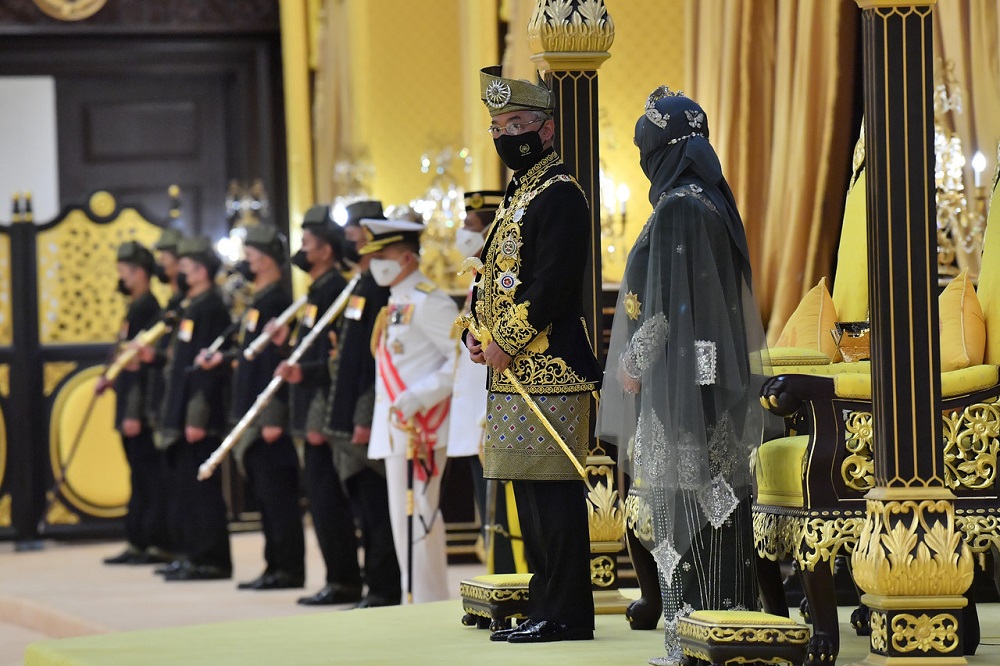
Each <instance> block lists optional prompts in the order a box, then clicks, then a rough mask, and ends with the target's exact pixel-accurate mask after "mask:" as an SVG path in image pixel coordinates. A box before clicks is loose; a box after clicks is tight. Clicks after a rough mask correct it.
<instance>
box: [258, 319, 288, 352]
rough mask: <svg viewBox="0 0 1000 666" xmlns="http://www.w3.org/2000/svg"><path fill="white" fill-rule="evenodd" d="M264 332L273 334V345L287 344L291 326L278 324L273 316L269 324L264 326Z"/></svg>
mask: <svg viewBox="0 0 1000 666" xmlns="http://www.w3.org/2000/svg"><path fill="white" fill-rule="evenodd" d="M264 333H266V334H268V335H270V336H271V344H272V345H274V346H276V347H280V346H282V345H283V344H285V341H287V340H288V333H289V328H288V326H287V325H285V326H276V325H275V322H274V318H273V317H272V318H271V320H270V321H269V322H267V325H265V326H264Z"/></svg>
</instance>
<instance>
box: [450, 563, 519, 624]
mask: <svg viewBox="0 0 1000 666" xmlns="http://www.w3.org/2000/svg"><path fill="white" fill-rule="evenodd" d="M530 580H531V574H490V575H487V576H476V577H475V578H473V579H471V580H463V581H462V584H461V595H462V609H463V610H464V611H465V616H464V617H463V618H462V624H464V625H465V626H467V627H471V626H472V625H476V626H478V627H479V628H480V629H486V628H487V627H489V630H490V631H498V630H500V629H507V628H509V627H510V621H511V620H512V619H515V618H519V619H524V618H526V617H528V582H529V581H530Z"/></svg>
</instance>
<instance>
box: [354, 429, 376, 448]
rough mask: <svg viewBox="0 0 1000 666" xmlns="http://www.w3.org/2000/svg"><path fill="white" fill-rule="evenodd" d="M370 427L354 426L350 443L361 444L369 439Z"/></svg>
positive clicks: (370, 436) (370, 434) (370, 435)
mask: <svg viewBox="0 0 1000 666" xmlns="http://www.w3.org/2000/svg"><path fill="white" fill-rule="evenodd" d="M371 438H372V429H371V428H370V427H368V426H362V425H356V426H354V434H353V435H352V436H351V444H355V445H357V446H363V445H365V444H367V443H368V442H370V441H371Z"/></svg>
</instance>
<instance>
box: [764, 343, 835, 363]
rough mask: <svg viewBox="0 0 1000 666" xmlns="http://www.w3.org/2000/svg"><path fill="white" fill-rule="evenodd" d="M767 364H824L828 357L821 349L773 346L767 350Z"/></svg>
mask: <svg viewBox="0 0 1000 666" xmlns="http://www.w3.org/2000/svg"><path fill="white" fill-rule="evenodd" d="M767 354H768V361H769V362H770V363H769V365H770V366H771V367H772V368H782V367H790V366H799V365H825V364H827V363H829V362H830V359H829V358H828V357H827V355H826V354H824V353H823V352H821V351H817V350H815V349H809V348H804V347H775V348H774V349H769V350H768V352H767Z"/></svg>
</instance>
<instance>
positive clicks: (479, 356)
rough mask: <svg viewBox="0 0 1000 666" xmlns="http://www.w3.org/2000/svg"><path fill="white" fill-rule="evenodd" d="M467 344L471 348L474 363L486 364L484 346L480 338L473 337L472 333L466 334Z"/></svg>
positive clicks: (470, 354) (470, 352)
mask: <svg viewBox="0 0 1000 666" xmlns="http://www.w3.org/2000/svg"><path fill="white" fill-rule="evenodd" d="M465 346H466V347H467V348H468V350H469V358H471V359H472V362H473V363H479V364H480V365H486V359H485V357H483V346H482V345H481V344H479V340H476V338H475V337H473V335H472V333H469V334H468V335H466V336H465Z"/></svg>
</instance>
